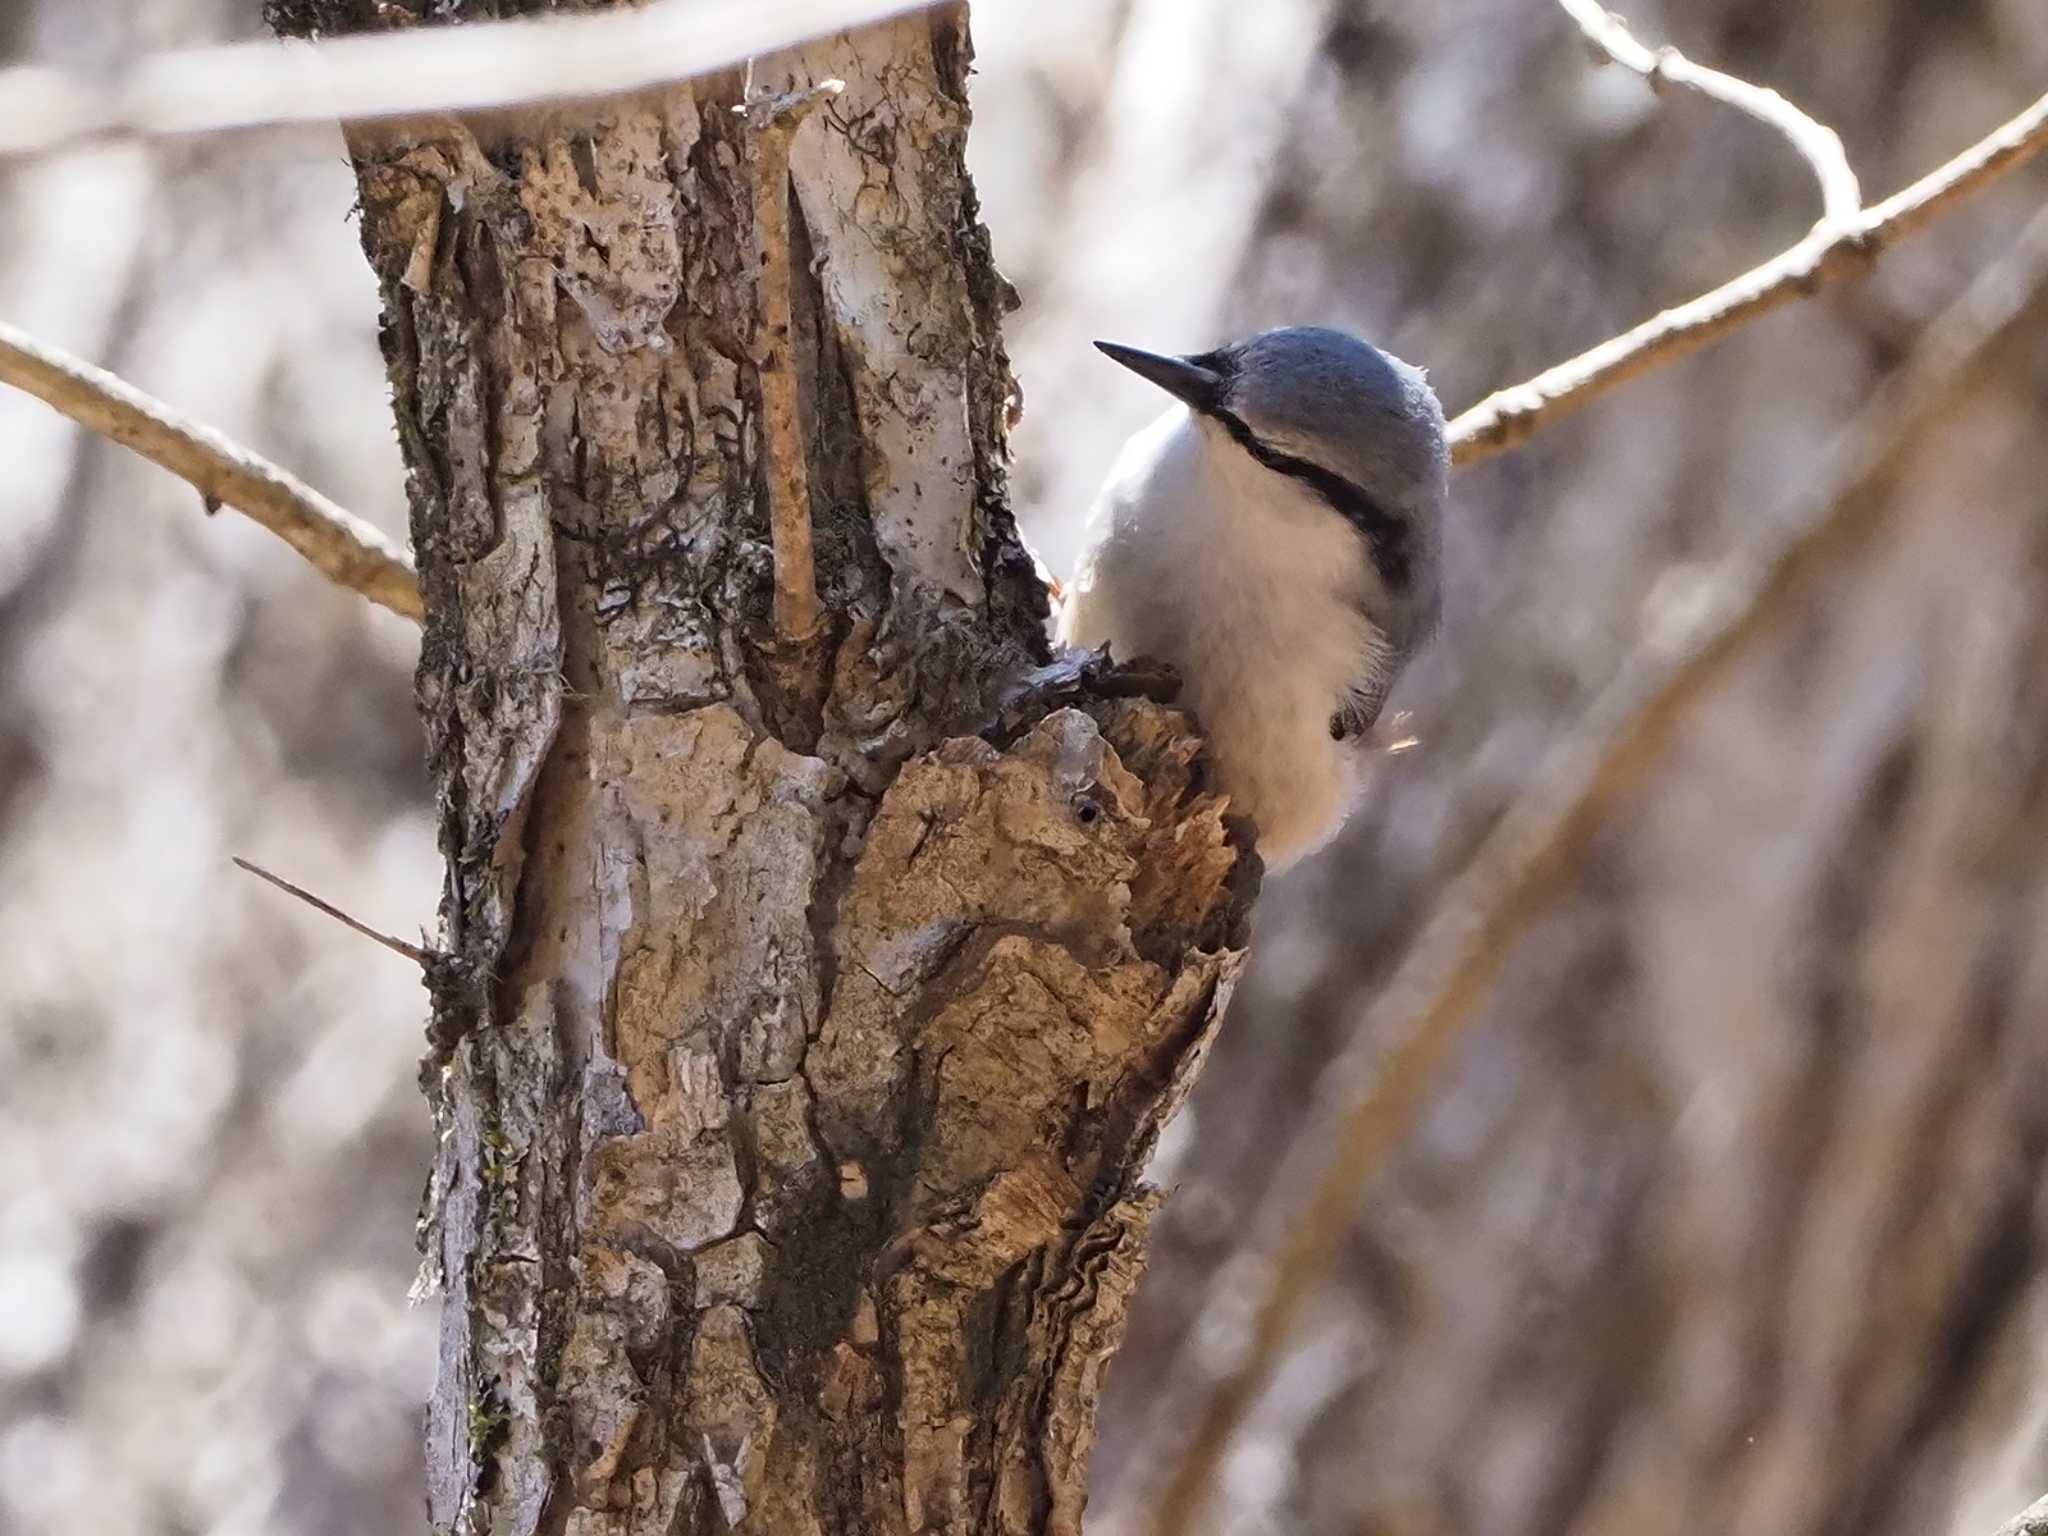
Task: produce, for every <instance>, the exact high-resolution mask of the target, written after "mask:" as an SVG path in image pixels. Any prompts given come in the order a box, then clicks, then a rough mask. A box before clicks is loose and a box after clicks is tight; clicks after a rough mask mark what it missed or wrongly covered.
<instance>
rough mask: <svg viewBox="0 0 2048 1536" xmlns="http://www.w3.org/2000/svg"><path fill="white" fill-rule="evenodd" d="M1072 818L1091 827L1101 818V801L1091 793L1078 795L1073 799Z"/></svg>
mask: <svg viewBox="0 0 2048 1536" xmlns="http://www.w3.org/2000/svg"><path fill="white" fill-rule="evenodd" d="M1074 819H1075V820H1076V821H1078V822H1080V823H1081V825H1082V826H1084V827H1092V826H1094V825H1095V823H1096V822H1098V821H1100V820H1102V802H1101V801H1099V800H1097V799H1095V798H1094V797H1093V796H1092V795H1079V796H1076V797H1075V800H1074Z"/></svg>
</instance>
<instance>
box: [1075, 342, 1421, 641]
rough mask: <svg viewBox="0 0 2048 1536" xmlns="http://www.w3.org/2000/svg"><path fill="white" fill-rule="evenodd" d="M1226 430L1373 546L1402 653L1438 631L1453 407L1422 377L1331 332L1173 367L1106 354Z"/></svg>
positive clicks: (1228, 350)
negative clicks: (1448, 416) (1447, 418)
mask: <svg viewBox="0 0 2048 1536" xmlns="http://www.w3.org/2000/svg"><path fill="white" fill-rule="evenodd" d="M1096 346H1097V347H1099V348H1101V349H1102V351H1103V352H1104V353H1106V354H1107V355H1108V356H1110V357H1112V358H1114V359H1115V360H1116V361H1117V362H1119V363H1122V364H1123V365H1124V366H1125V367H1126V368H1129V369H1131V370H1132V371H1133V372H1135V373H1137V374H1139V375H1141V376H1142V377H1144V378H1146V379H1149V380H1151V381H1152V382H1153V383H1155V384H1157V385H1159V386H1160V387H1161V388H1162V389H1165V390H1167V391H1168V392H1169V393H1171V394H1173V395H1174V396H1176V397H1178V398H1179V399H1181V400H1183V401H1185V402H1186V403H1187V404H1188V406H1189V407H1190V408H1191V409H1193V410H1195V411H1197V412H1199V413H1201V414H1202V415H1204V416H1207V417H1209V418H1210V419H1212V420H1214V421H1216V422H1218V423H1219V424H1220V425H1221V426H1222V427H1223V428H1224V429H1225V430H1226V431H1228V432H1229V433H1230V435H1231V437H1232V438H1233V439H1234V440H1235V441H1236V442H1237V443H1238V444H1239V445H1240V446H1241V447H1243V448H1244V449H1245V451H1246V452H1248V453H1250V454H1251V455H1252V456H1253V457H1254V458H1256V459H1258V461H1259V462H1260V463H1262V464H1264V465H1266V466H1267V467H1268V468H1270V469H1273V470H1275V471H1277V472H1278V473H1281V474H1286V475H1290V476H1293V477H1294V478H1296V479H1298V480H1301V481H1303V482H1304V483H1306V484H1308V485H1310V486H1312V487H1313V488H1314V489H1315V490H1316V491H1317V492H1319V493H1320V494H1321V495H1322V497H1323V498H1324V499H1325V500H1326V501H1328V502H1329V503H1330V505H1331V506H1332V507H1333V508H1334V509H1335V510H1336V511H1338V512H1340V513H1341V514H1343V516H1345V517H1346V518H1347V519H1349V520H1350V521H1351V522H1352V523H1353V524H1354V525H1355V526H1356V527H1357V528H1358V530H1359V532H1360V533H1361V534H1363V535H1364V536H1365V538H1366V539H1367V540H1368V542H1369V543H1370V544H1371V546H1372V551H1373V558H1374V562H1375V564H1376V565H1377V567H1378V569H1379V572H1380V576H1381V579H1382V582H1383V584H1384V586H1385V587H1386V591H1387V596H1388V598H1389V599H1390V600H1391V602H1392V603H1393V605H1394V608H1395V610H1396V611H1395V612H1393V613H1391V614H1388V615H1386V616H1385V617H1386V618H1387V619H1388V620H1389V621H1390V622H1391V625H1392V627H1393V629H1394V630H1396V631H1398V632H1396V633H1393V634H1391V635H1390V638H1392V639H1393V640H1394V642H1395V644H1396V645H1398V646H1403V647H1405V646H1407V645H1409V644H1412V643H1414V642H1415V641H1417V640H1419V639H1421V638H1422V637H1423V636H1424V635H1425V634H1426V633H1427V632H1428V631H1429V630H1430V629H1431V628H1433V627H1434V625H1435V623H1436V617H1437V603H1438V593H1437V564H1438V552H1439V549H1440V547H1441V528H1440V524H1441V522H1442V516H1443V501H1444V482H1445V479H1446V477H1447V475H1448V473H1449V468H1450V454H1449V450H1448V448H1447V446H1446V444H1445V439H1444V413H1443V407H1442V406H1440V405H1439V404H1438V403H1437V398H1436V394H1435V392H1434V391H1432V390H1431V389H1430V387H1429V384H1428V382H1427V381H1426V380H1425V379H1424V377H1423V374H1422V371H1421V370H1420V369H1419V368H1411V367H1410V366H1409V365H1408V364H1406V363H1404V362H1402V361H1401V360H1400V359H1399V358H1396V357H1391V356H1389V355H1388V354H1387V353H1385V352H1382V351H1381V350H1380V349H1379V348H1378V347H1375V346H1373V345H1372V344H1371V343H1369V342H1364V341H1360V340H1359V339H1358V338H1357V337H1355V336H1348V335H1346V334H1345V333H1344V332H1342V331H1337V330H1331V329H1329V328H1328V327H1326V326H1313V325H1301V326H1288V327H1285V328H1283V329H1281V330H1274V331H1263V332H1261V333H1260V334H1258V335H1256V336H1251V337H1247V338H1246V339H1245V340H1243V341H1237V342H1232V343H1231V344H1230V345H1229V346H1226V347H1219V348H1217V349H1216V350H1215V351H1213V352H1202V353H1197V354H1195V355H1192V356H1188V357H1168V356H1164V355H1161V354H1159V353H1154V352H1141V351H1138V350H1137V349H1136V348H1133V347H1124V346H1119V345H1116V344H1115V343H1112V342H1100V341H1098V342H1097V343H1096Z"/></svg>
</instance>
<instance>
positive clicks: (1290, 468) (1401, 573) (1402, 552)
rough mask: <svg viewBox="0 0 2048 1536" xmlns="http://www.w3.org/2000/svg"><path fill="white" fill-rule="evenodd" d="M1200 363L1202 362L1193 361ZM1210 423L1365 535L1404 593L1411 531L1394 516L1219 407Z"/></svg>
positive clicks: (1390, 583) (1411, 569) (1411, 567)
mask: <svg viewBox="0 0 2048 1536" xmlns="http://www.w3.org/2000/svg"><path fill="white" fill-rule="evenodd" d="M1194 361H1197V362H1200V361H1203V359H1199V358H1197V359H1194ZM1206 414H1207V415H1208V416H1209V418H1210V419H1211V420H1213V421H1215V422H1217V423H1218V424H1219V425H1221V426H1222V428H1223V430H1224V431H1226V432H1228V433H1229V434H1230V440H1231V441H1232V442H1234V443H1236V444H1237V445H1238V446H1239V447H1240V448H1242V449H1244V451H1245V452H1246V453H1248V454H1250V455H1251V456H1252V457H1253V458H1254V459H1257V460H1258V461H1259V462H1260V463H1261V464H1263V465H1265V466H1266V468H1268V469H1270V470H1272V471H1274V472H1275V473H1276V474H1282V475H1286V476H1287V477H1288V478H1290V479H1293V480H1299V481H1301V482H1302V483H1303V484H1304V485H1307V486H1309V487H1310V488H1311V489H1313V490H1314V491H1315V492H1316V494H1317V495H1319V496H1321V497H1322V498H1323V500H1324V501H1326V502H1328V503H1329V504H1330V506H1331V507H1332V508H1333V509H1335V511H1336V512H1337V514H1338V515H1339V516H1341V517H1342V518H1343V519H1344V520H1345V521H1346V522H1348V523H1350V524H1351V526H1352V527H1354V528H1356V529H1357V530H1358V531H1359V532H1360V533H1361V534H1363V535H1364V536H1365V540H1366V542H1367V543H1368V544H1370V545H1371V546H1372V553H1373V559H1374V561H1375V562H1376V563H1377V564H1378V566H1379V569H1380V576H1381V578H1382V579H1383V580H1384V581H1385V582H1386V584H1387V588H1388V590H1389V591H1393V592H1404V591H1406V590H1407V589H1408V587H1409V586H1410V585H1411V584H1412V583H1413V582H1414V580H1415V562H1414V557H1413V555H1412V554H1411V552H1410V538H1409V529H1408V525H1407V524H1406V523H1403V522H1402V521H1401V520H1400V519H1399V518H1397V517H1395V516H1393V514H1391V513H1390V512H1388V511H1387V510H1386V509H1385V508H1384V507H1382V506H1380V504H1379V503H1378V502H1376V501H1374V500H1373V499H1372V498H1371V497H1370V496H1368V495H1366V494H1365V492H1363V491H1361V490H1360V489H1359V488H1358V487H1357V486H1355V485H1353V484H1352V483H1351V482H1350V481H1349V480H1346V479H1345V478H1344V477H1343V476H1342V475H1340V474H1338V473H1337V472H1336V471H1335V470H1333V469H1325V468H1323V466H1322V465H1320V464H1313V463H1310V462H1309V461H1308V460H1307V459H1298V458H1296V457H1295V456H1294V455H1293V454H1291V453H1282V452H1281V451H1280V450H1279V449H1278V448H1275V447H1273V446H1271V445H1270V444H1268V443H1263V442H1261V441H1259V438H1258V436H1257V434H1255V433H1254V432H1253V431H1252V429H1251V428H1250V427H1248V426H1246V425H1245V423H1244V421H1243V420H1242V419H1241V418H1239V417H1237V416H1234V415H1232V414H1231V413H1230V412H1229V411H1227V410H1225V409H1224V408H1223V407H1222V406H1221V405H1213V406H1211V407H1210V408H1209V410H1208V412H1207V413H1206Z"/></svg>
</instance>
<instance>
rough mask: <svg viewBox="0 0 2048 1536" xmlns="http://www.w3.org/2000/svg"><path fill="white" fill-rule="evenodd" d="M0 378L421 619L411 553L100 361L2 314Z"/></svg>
mask: <svg viewBox="0 0 2048 1536" xmlns="http://www.w3.org/2000/svg"><path fill="white" fill-rule="evenodd" d="M0 383H7V384H12V385H14V386H15V387H16V388H18V389H24V390H27V391H28V392H29V393H30V394H32V395H34V396H35V397H36V398H37V399H39V400H43V401H46V402H47V403H48V404H50V405H52V406H55V407H56V408H57V409H58V410H59V411H62V412H63V413H64V414H65V415H66V416H69V417H70V418H71V419H72V420H73V421H75V422H77V423H79V424H80V425H81V426H84V427H89V428H91V429H92V430H93V431H94V432H97V433H99V434H100V435H101V436H103V437H111V438H112V439H113V440H114V441H115V442H117V443H121V444H124V445H126V446H127V447H129V448H132V449H134V450H135V451H136V452H137V453H139V454H141V455H142V456H143V457H144V458H146V459H149V460H152V461H153V462H155V463H157V464H161V465H162V466H163V467H164V468H165V469H168V470H169V471H170V472H171V473H172V474H174V475H178V476H181V477H183V478H184V479H186V480H188V481H190V482H191V483H192V485H193V486H194V487H195V488H196V489H197V490H198V492H199V494H200V496H201V497H202V498H204V500H205V503H206V506H207V508H208V510H209V511H210V510H211V509H212V508H214V507H216V506H225V507H233V508H234V509H235V510H236V511H237V512H240V513H242V514H244V515H245V516H247V517H251V518H254V519H255V520H256V521H257V522H259V523H261V524H262V525H263V526H264V527H265V528H268V529H269V530H270V531H271V532H272V533H274V534H276V535H277V536H278V537H279V538H281V539H283V540H284V541H285V542H286V543H287V544H289V545H291V547H292V548H293V549H296V550H297V551H298V552H299V553H300V554H302V555H304V556H305V557H306V558H307V559H308V560H309V561H311V562H312V563H313V566H314V568H315V569H317V570H318V571H319V572H320V573H321V574H322V575H323V576H325V577H327V579H328V580H330V581H333V582H336V583H338V584H339V585H341V586H344V587H349V588H352V589H354V590H355V591H357V592H360V593H362V595H363V596H365V597H367V598H368V599H369V600H370V601H371V602H373V603H379V604H382V605H383V606H384V607H386V608H389V609H390V610H391V611H392V612H393V613H396V614H399V615H400V616H402V617H404V618H408V619H411V620H413V621H414V622H415V623H417V622H419V620H420V618H421V617H422V609H421V606H420V589H419V580H418V578H417V577H416V576H415V575H414V573H413V567H412V561H411V560H409V559H407V558H406V555H405V552H404V551H403V550H401V549H398V548H397V547H396V546H394V545H393V544H392V543H391V542H390V541H389V540H388V539H386V538H385V537H384V535H383V534H381V533H379V532H378V531H377V530H376V529H375V528H373V527H372V526H371V525H370V524H368V523H366V522H364V521H363V520H362V519H361V518H359V517H357V516H355V515H354V514H353V513H350V512H346V511H344V510H343V509H342V508H340V507H338V506H336V505H335V504H334V503H333V502H331V501H329V500H328V499H327V498H326V497H325V496H322V495H321V494H320V493H319V492H318V491H316V490H314V489H313V488H312V487H311V486H309V485H307V484H306V483H305V482H304V481H302V480H300V479H298V478H297V477H296V476H294V475H291V474H288V473H287V472H285V471H284V470H282V469H279V468H278V467H277V466H276V465H275V464H272V463H269V462H268V461H266V460H263V459H259V458H258V457H256V455H255V454H253V453H251V452H249V450H248V449H246V448H243V447H241V446H240V445H239V444H236V443H233V442H230V441H229V440H228V439H227V438H225V437H223V436H222V435H221V434H220V433H218V432H216V431H214V430H213V429H212V428H211V427H204V426H201V425H199V424H198V423H197V422H193V421H187V420H186V419H185V418H184V417H182V416H180V415H179V414H178V413H177V412H176V411H174V410H172V409H171V408H170V407H169V406H167V405H165V404H164V403H163V402H162V401H160V400H155V399H152V398H151V397H150V396H148V395H145V394H144V393H143V392H142V391H141V390H139V389H137V388H135V386H134V385H132V384H129V383H127V382H126V381H125V380H122V379H118V378H116V377H115V376H114V375H113V374H111V373H108V372H107V371H106V370H105V369H102V368H95V367H93V366H92V364H90V363H87V362H84V361H81V360H80V359H78V358H75V357H72V356H70V355H69V354H68V353H65V352H62V351H60V350H59V349H57V348H56V347H53V346H51V345H49V344H48V343H47V342H42V341H38V340H36V339H35V338H34V337H32V336H30V335H28V334H27V333H25V332H23V331H20V330H17V329H15V328H14V327H13V326H11V325H7V324H5V323H4V322H0Z"/></svg>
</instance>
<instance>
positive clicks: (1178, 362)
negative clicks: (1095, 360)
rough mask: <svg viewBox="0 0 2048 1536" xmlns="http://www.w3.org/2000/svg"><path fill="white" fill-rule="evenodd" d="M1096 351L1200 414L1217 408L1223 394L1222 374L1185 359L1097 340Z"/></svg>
mask: <svg viewBox="0 0 2048 1536" xmlns="http://www.w3.org/2000/svg"><path fill="white" fill-rule="evenodd" d="M1095 350H1096V351H1098V352H1100V353H1101V354H1102V355H1103V356H1104V357H1106V358H1108V359H1109V360H1110V361H1111V362H1116V363H1122V364H1123V365H1124V366H1125V367H1126V368H1128V369H1130V370H1131V372H1133V373H1135V374H1136V375H1137V376H1138V377H1139V378H1141V379H1146V380H1149V381H1150V382H1152V383H1154V384H1157V385H1158V386H1159V387H1160V388H1161V389H1163V390H1165V391H1166V392H1167V393H1168V394H1169V395H1172V396H1173V397H1174V398H1175V399H1176V400H1184V401H1186V402H1187V403H1188V404H1189V405H1191V406H1193V407H1194V408H1195V409H1196V410H1198V411H1200V410H1206V409H1208V408H1209V407H1210V406H1212V405H1214V404H1215V403H1216V399H1217V397H1218V396H1219V395H1220V394H1221V393H1222V391H1223V376H1222V375H1221V374H1219V373H1218V372H1216V370H1215V369H1213V368H1204V367H1203V366H1202V365H1201V364H1200V363H1196V362H1191V361H1189V360H1188V359H1187V358H1185V357H1168V356H1166V355H1165V354H1164V353H1161V352H1141V351H1139V350H1138V348H1136V347H1126V346H1124V345H1122V344H1121V343H1119V342H1114V341H1098V342H1097V343H1095Z"/></svg>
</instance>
